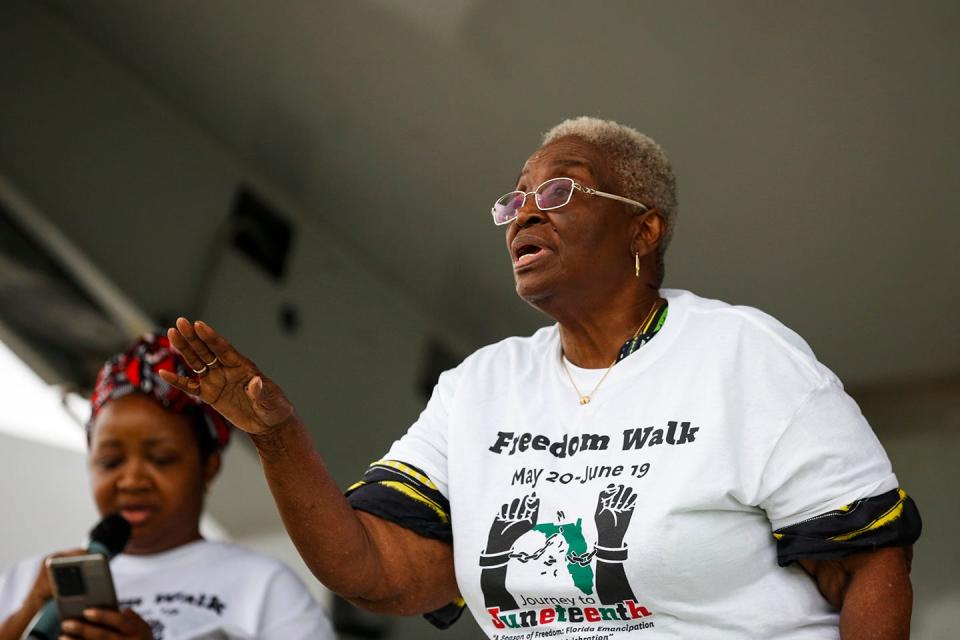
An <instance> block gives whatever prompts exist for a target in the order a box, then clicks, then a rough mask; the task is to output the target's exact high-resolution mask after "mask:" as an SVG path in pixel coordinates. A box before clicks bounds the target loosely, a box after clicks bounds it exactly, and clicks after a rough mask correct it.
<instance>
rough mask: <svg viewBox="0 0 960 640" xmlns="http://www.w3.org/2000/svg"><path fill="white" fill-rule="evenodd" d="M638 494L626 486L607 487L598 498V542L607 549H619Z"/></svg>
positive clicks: (595, 517) (596, 520)
mask: <svg viewBox="0 0 960 640" xmlns="http://www.w3.org/2000/svg"><path fill="white" fill-rule="evenodd" d="M636 503H637V494H636V493H634V492H633V489H631V488H630V487H628V486H626V485H622V484H620V485H613V484H611V485H607V488H606V489H604V490H603V491H601V492H600V495H599V496H598V497H597V510H596V512H595V513H594V516H593V518H594V522H595V523H596V525H597V542H598V544H600V545H602V546H605V547H619V546H620V545H621V544H623V536H624V535H625V534H626V533H627V528H628V527H629V526H630V518H631V517H632V516H633V511H634V509H635V508H636Z"/></svg>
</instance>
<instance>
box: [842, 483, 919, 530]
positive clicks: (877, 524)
mask: <svg viewBox="0 0 960 640" xmlns="http://www.w3.org/2000/svg"><path fill="white" fill-rule="evenodd" d="M897 494H898V495H899V496H900V499H899V500H897V503H896V504H895V505H893V506H892V507H890V508H889V509H888V510H887V511H886V512H885V513H884V514H883V515H881V516H880V517H879V518H877V519H876V520H874V521H873V522H871V523H870V524H868V525H867V526H865V527H862V528H860V529H857V530H856V531H851V532H850V533H843V534H840V535H838V536H833V537H831V538H828V539H829V540H834V541H836V542H846V541H848V540H853V539H854V538H856V537H858V536H862V535H863V534H865V533H869V532H870V531H875V530H877V529H879V528H881V527H884V526H886V525H888V524H890V523H891V522H894V521H896V520H897V519H899V518H900V516H902V515H903V501H904V500H906V499H907V492H906V491H904V490H903V489H897Z"/></svg>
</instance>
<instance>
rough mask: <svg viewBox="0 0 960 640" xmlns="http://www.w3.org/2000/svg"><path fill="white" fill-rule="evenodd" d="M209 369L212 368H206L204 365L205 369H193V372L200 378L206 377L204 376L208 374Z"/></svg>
mask: <svg viewBox="0 0 960 640" xmlns="http://www.w3.org/2000/svg"><path fill="white" fill-rule="evenodd" d="M209 368H210V367H208V366H206V365H204V367H203V368H202V369H193V367H191V369H193V372H194V373H195V374H197V375H198V376H202V375H204V374H205V373H206V372H207V369H209Z"/></svg>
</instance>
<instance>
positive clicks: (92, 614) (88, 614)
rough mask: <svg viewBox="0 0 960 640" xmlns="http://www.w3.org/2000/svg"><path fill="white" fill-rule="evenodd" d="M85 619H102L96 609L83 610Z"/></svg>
mask: <svg viewBox="0 0 960 640" xmlns="http://www.w3.org/2000/svg"><path fill="white" fill-rule="evenodd" d="M83 617H84V618H89V619H91V620H96V619H97V618H99V617H100V612H99V611H97V610H96V609H84V610H83Z"/></svg>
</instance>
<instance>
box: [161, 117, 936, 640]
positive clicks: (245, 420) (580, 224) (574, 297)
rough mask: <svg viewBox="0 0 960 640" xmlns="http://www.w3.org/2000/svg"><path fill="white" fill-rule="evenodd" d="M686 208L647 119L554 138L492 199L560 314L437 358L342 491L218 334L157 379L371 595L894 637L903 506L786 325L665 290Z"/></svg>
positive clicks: (722, 629) (399, 605) (644, 629)
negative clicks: (225, 436)
mask: <svg viewBox="0 0 960 640" xmlns="http://www.w3.org/2000/svg"><path fill="white" fill-rule="evenodd" d="M676 208H677V198H676V189H675V182H674V178H673V173H672V170H671V168H670V165H669V162H668V161H667V159H666V157H665V156H664V154H663V152H662V150H661V149H660V147H659V146H658V145H657V144H656V143H654V142H653V141H652V140H651V139H649V138H647V137H646V136H644V135H642V134H640V133H638V132H637V131H635V130H633V129H630V128H628V127H625V126H621V125H619V124H616V123H614V122H607V121H601V120H596V119H591V118H579V119H575V120H569V121H566V122H564V123H562V124H560V125H558V126H557V127H555V128H554V129H553V130H551V131H550V132H548V133H547V134H546V136H545V137H544V140H543V145H542V146H541V147H540V148H539V149H538V150H537V151H536V152H534V154H533V155H532V156H530V158H529V159H527V161H526V163H525V164H524V165H523V168H522V171H521V173H520V177H519V180H518V182H517V185H516V187H515V190H514V191H511V192H509V193H507V194H506V195H504V196H502V197H500V198H499V199H497V200H496V202H495V204H494V206H493V218H494V222H495V223H496V224H498V225H503V226H504V227H505V228H506V244H507V251H508V254H509V256H510V259H511V261H512V263H513V272H514V277H515V280H516V289H517V293H518V294H519V295H520V297H521V298H523V299H524V300H526V301H527V302H528V303H530V304H531V305H533V306H535V307H536V308H537V309H539V310H541V311H543V312H544V313H546V314H547V315H549V316H550V317H551V318H553V319H554V320H555V321H556V323H555V324H554V325H552V326H549V327H545V328H543V329H541V330H539V331H537V332H536V333H535V334H534V335H532V336H530V337H526V338H510V339H507V340H504V341H503V342H500V343H498V344H494V345H491V346H488V347H485V348H483V349H480V350H479V351H477V352H476V353H474V354H473V355H471V356H470V357H469V358H467V359H466V360H465V361H464V362H463V363H462V364H461V365H460V366H458V367H457V368H455V369H453V370H451V371H448V372H446V373H444V374H443V375H442V376H441V377H440V380H439V382H438V383H437V386H436V388H435V390H434V393H433V397H432V398H431V400H430V402H429V403H428V405H427V407H426V409H425V410H424V411H423V413H422V414H421V416H420V418H419V419H418V420H417V422H416V423H415V424H414V425H413V426H412V427H411V428H410V429H409V431H408V432H407V434H406V435H405V436H404V437H403V438H401V439H400V440H398V441H397V442H396V443H395V444H394V445H393V447H392V448H391V449H390V451H389V452H388V453H387V455H386V456H385V457H384V458H383V459H382V460H380V461H378V462H376V463H374V464H373V465H371V467H370V469H369V470H368V471H367V472H366V474H365V475H364V477H363V479H362V480H361V481H360V482H358V483H357V484H355V485H354V486H353V487H351V488H350V490H349V491H348V497H347V499H344V498H343V497H342V496H341V495H340V492H339V490H338V488H337V487H336V485H335V484H334V482H333V480H332V479H331V478H330V476H329V474H328V473H327V471H326V469H325V467H324V463H323V460H322V459H321V457H320V455H319V454H318V453H317V452H316V451H315V450H314V448H313V446H312V445H311V442H310V439H309V437H308V435H307V430H306V428H305V427H304V425H303V424H302V423H301V422H300V420H299V418H298V417H297V414H296V412H295V411H294V408H293V407H292V406H291V404H290V403H289V402H288V400H287V399H286V397H285V396H284V394H283V393H282V391H281V390H280V389H279V388H278V387H277V386H276V385H275V384H274V383H272V382H271V381H270V380H269V379H268V378H267V377H266V376H264V375H263V374H262V373H261V372H260V371H259V370H258V369H257V368H256V367H255V366H254V365H253V363H251V362H250V361H249V360H248V359H246V358H244V357H243V356H242V355H240V354H239V353H238V352H237V351H236V350H235V349H234V348H233V347H232V346H231V345H230V344H229V343H228V342H227V341H226V340H224V338H222V337H221V336H219V335H218V334H217V333H216V332H215V331H214V330H213V329H212V328H211V327H209V326H208V325H206V324H204V323H202V322H196V323H192V324H191V323H190V322H189V321H187V320H186V319H184V318H181V319H179V320H178V321H177V326H176V329H171V330H170V334H169V335H170V338H171V340H172V341H173V343H174V345H175V346H176V348H177V349H178V350H179V351H180V352H181V353H182V354H183V355H184V357H185V358H186V360H187V362H188V363H190V365H191V366H192V367H193V368H194V370H195V373H196V374H197V375H196V377H192V376H190V377H187V376H180V377H176V376H173V375H169V374H164V376H165V379H167V380H168V381H169V382H171V383H172V384H176V385H177V386H179V387H180V388H182V389H184V390H185V391H187V392H189V393H192V394H195V395H198V396H199V397H200V398H202V399H203V400H205V401H206V402H209V403H210V404H211V405H212V406H213V407H215V408H216V409H217V410H218V411H220V412H221V413H222V414H223V415H224V416H226V417H227V418H228V419H229V420H230V421H231V422H233V423H234V424H235V425H237V426H238V427H240V428H241V429H243V430H244V431H247V432H248V433H249V434H250V436H251V438H252V440H253V442H254V443H255V445H256V446H257V448H258V450H259V452H260V456H261V458H262V460H263V467H264V472H265V473H266V476H267V479H268V481H269V483H270V486H271V488H272V490H273V494H274V497H275V498H276V501H277V505H278V506H279V508H280V512H281V514H282V516H283V519H284V522H285V524H286V527H287V530H288V531H289V533H290V535H291V537H292V538H293V540H294V542H295V543H296V545H297V548H298V549H299V550H300V553H301V554H302V556H303V558H304V560H305V561H306V562H307V564H308V565H309V566H310V567H311V569H312V570H313V572H314V573H315V574H316V576H317V577H318V578H319V579H320V580H321V581H323V582H324V583H325V584H326V585H327V586H329V587H330V588H331V589H333V590H335V591H337V592H338V593H340V594H342V595H344V596H345V597H347V598H348V599H350V600H352V601H353V602H354V603H356V604H358V605H360V606H362V607H366V608H368V609H372V610H375V611H382V612H392V613H399V614H413V613H427V616H428V618H429V619H431V620H432V621H434V622H435V623H437V624H438V625H441V626H442V625H445V624H449V623H451V622H452V620H454V619H455V618H456V616H457V614H458V613H459V610H460V608H461V607H462V606H463V604H464V603H465V605H466V607H468V608H469V609H470V611H471V612H472V613H473V614H474V616H475V617H476V619H477V622H478V623H479V624H480V626H481V628H482V629H483V631H484V632H485V633H486V634H487V635H489V636H490V637H491V638H521V637H525V638H530V637H558V638H571V639H573V638H580V637H586V636H585V634H591V633H593V634H595V635H596V637H609V638H625V637H628V636H632V635H633V634H634V633H642V634H644V636H645V637H651V638H836V637H837V635H838V633H839V634H840V635H841V636H842V637H843V638H859V637H870V638H903V637H907V635H908V633H909V619H910V611H911V598H912V593H911V586H910V580H909V567H910V553H911V551H910V549H911V547H910V545H911V544H912V543H913V542H914V541H915V540H916V538H917V537H918V536H919V529H920V522H919V515H918V512H917V510H916V508H915V506H914V504H913V502H912V501H911V500H910V498H908V497H907V495H906V494H905V493H904V492H903V491H902V490H901V489H900V488H899V486H898V482H897V479H896V477H895V476H894V474H893V472H892V469H891V465H890V462H889V461H888V459H887V456H886V454H885V453H884V451H883V449H882V447H881V446H880V444H879V443H878V442H877V439H876V437H875V436H874V434H873V432H872V431H871V429H870V427H869V426H868V424H867V423H866V421H865V420H864V418H863V416H862V415H861V414H860V411H859V409H858V408H857V405H856V404H855V403H854V402H853V400H851V399H850V398H849V397H848V396H847V395H846V394H845V393H844V391H843V388H842V386H841V384H840V381H839V380H838V379H837V378H836V376H834V375H833V373H831V372H830V371H829V370H828V369H827V368H826V367H824V366H823V365H822V364H820V363H819V362H818V361H817V360H816V358H815V357H814V355H813V353H812V352H811V350H810V348H809V347H808V346H807V344H806V343H805V342H804V341H803V340H802V339H801V338H800V337H799V336H797V335H796V334H794V333H793V332H791V331H790V330H789V329H787V328H786V327H784V326H783V325H781V324H780V323H778V322H777V321H776V320H774V319H773V318H771V317H770V316H768V315H766V314H764V313H762V312H760V311H757V310H756V309H752V308H749V307H738V306H731V305H728V304H725V303H722V302H719V301H716V300H707V299H703V298H700V297H697V296H696V295H694V294H692V293H689V292H686V291H676V290H664V289H661V288H660V285H661V282H662V280H663V274H664V259H663V258H664V253H665V251H666V248H667V245H668V242H669V239H670V236H671V231H672V228H673V223H674V219H675V215H676ZM590 637H593V636H592V635H591V636H590Z"/></svg>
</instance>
